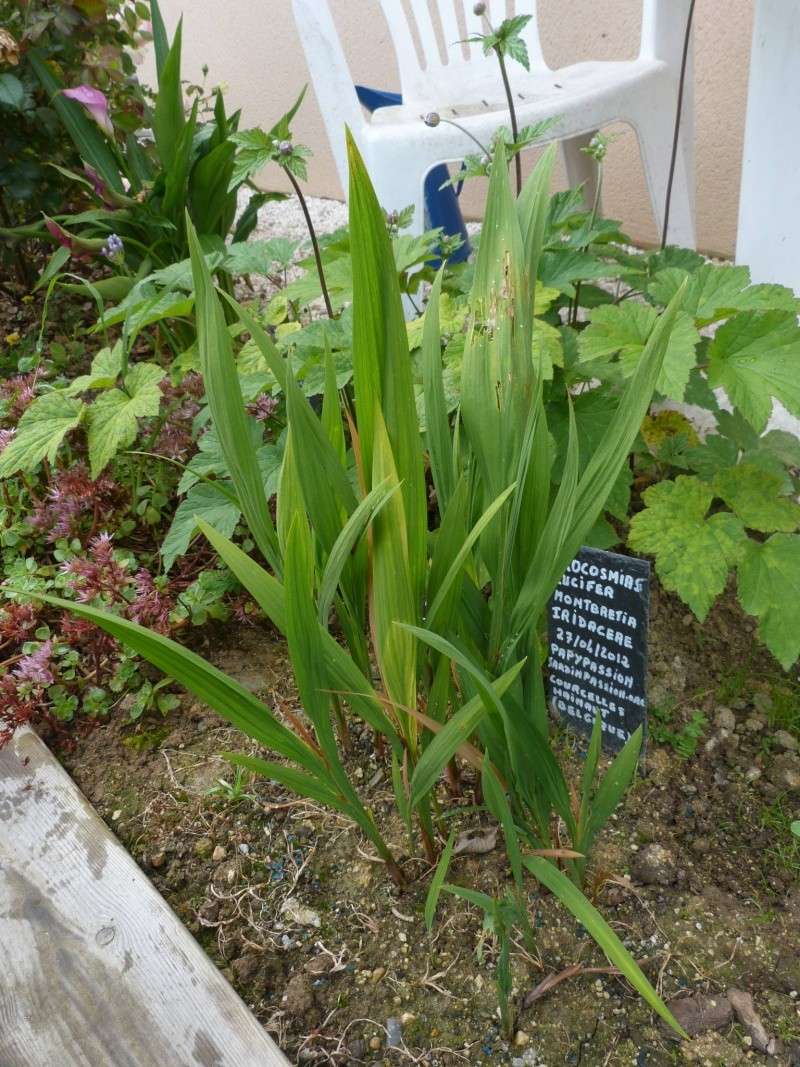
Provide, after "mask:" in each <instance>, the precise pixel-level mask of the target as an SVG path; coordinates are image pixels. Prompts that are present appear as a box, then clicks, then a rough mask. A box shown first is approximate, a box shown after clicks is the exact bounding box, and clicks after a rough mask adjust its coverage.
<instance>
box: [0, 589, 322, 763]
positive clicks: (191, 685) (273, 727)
mask: <svg viewBox="0 0 800 1067" xmlns="http://www.w3.org/2000/svg"><path fill="white" fill-rule="evenodd" d="M7 588H8V587H7ZM35 599H36V600H42V601H44V602H45V603H46V604H52V605H53V607H56V608H61V609H63V610H64V611H69V612H71V613H72V614H73V615H77V616H78V617H79V618H81V619H88V621H89V622H92V623H94V624H95V626H99V627H100V629H101V630H104V631H105V632H106V633H109V634H111V636H112V637H116V638H117V640H118V641H121V642H122V644H124V645H126V646H127V647H128V648H131V649H133V651H134V652H138V653H139V655H140V656H142V657H143V658H144V659H146V660H147V661H148V663H152V664H153V666H154V667H158V669H159V670H160V671H163V672H164V674H168V675H169V676H170V678H174V679H175V681H176V682H179V683H180V684H181V685H182V686H184V687H185V688H186V689H188V690H189V691H190V692H192V693H194V694H195V696H196V697H198V699H199V700H202V701H203V702H204V703H206V704H208V705H210V706H211V707H212V708H213V709H214V710H215V711H216V712H218V714H219V715H221V716H222V718H223V719H226V720H227V721H228V722H229V723H231V724H232V725H233V726H236V727H237V728H238V729H240V730H242V731H243V732H244V733H245V734H247V736H248V737H252V738H253V739H254V740H255V741H258V742H260V743H261V744H262V745H265V746H266V747H267V748H271V749H273V750H274V751H275V752H278V753H280V755H282V756H285V757H286V758H287V759H290V760H293V761H294V762H295V763H297V764H299V765H300V766H301V767H303V768H305V769H306V770H307V771H309V773H311V774H312V775H314V776H315V777H323V778H324V765H323V764H322V761H321V760H320V758H319V756H317V754H316V753H315V752H314V751H313V750H312V749H311V748H309V746H308V745H306V744H305V742H304V741H301V740H300V738H299V737H297V736H296V735H295V734H294V733H292V731H291V730H289V729H287V727H285V726H284V725H283V724H282V723H280V722H279V721H278V720H277V719H276V718H275V716H274V715H273V713H272V711H270V709H269V708H268V707H267V705H266V704H262V702H261V701H260V700H258V699H257V698H256V697H254V696H253V694H252V693H250V692H248V690H247V689H245V688H244V686H242V685H239V683H238V682H236V681H234V680H233V679H232V678H229V677H228V676H227V675H226V674H223V672H222V671H220V670H218V669H217V668H216V667H213V666H212V665H211V664H210V663H208V662H206V660H204V659H203V658H202V657H201V656H198V655H197V654H196V653H194V652H191V651H190V650H189V649H188V648H184V647H183V645H179V644H178V643H177V641H173V640H172V639H171V638H169V637H163V636H162V635H161V634H157V633H155V632H153V631H152V630H148V629H146V628H145V627H144V626H139V624H138V623H135V622H128V620H127V619H122V618H120V617H119V616H118V615H113V614H111V612H108V611H103V610H101V609H100V608H94V607H91V605H89V604H76V603H75V602H74V601H71V600H62V599H60V598H59V597H54V596H49V595H45V594H43V593H42V594H39V593H37V594H36V597H35Z"/></svg>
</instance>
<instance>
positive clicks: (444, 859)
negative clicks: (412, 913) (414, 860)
mask: <svg viewBox="0 0 800 1067" xmlns="http://www.w3.org/2000/svg"><path fill="white" fill-rule="evenodd" d="M455 840H456V832H455V830H451V831H450V836H449V837H448V839H447V844H446V845H445V846H444V849H443V850H442V854H441V856H440V857H439V862H438V863H437V864H436V870H435V871H434V873H433V878H431V884H430V887H429V888H428V895H427V896H426V897H425V926H426V927H427V929H428V930H429V931H430V930H432V929H433V920H434V919H435V917H436V908H437V907H438V905H439V897H440V896H441V894H442V887H443V886H444V880H445V878H446V877H447V871H448V869H449V867H450V860H451V859H452V856H453V845H454V844H455Z"/></svg>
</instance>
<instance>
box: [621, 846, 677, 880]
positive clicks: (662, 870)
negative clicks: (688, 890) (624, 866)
mask: <svg viewBox="0 0 800 1067" xmlns="http://www.w3.org/2000/svg"><path fill="white" fill-rule="evenodd" d="M631 874H632V876H633V878H634V880H635V881H637V882H641V883H642V884H643V885H672V884H673V883H674V882H675V878H676V863H675V856H674V855H673V854H672V852H670V850H669V849H668V848H664V846H663V845H658V844H653V845H647V846H646V847H645V848H643V849H642V850H641V851H640V852H638V853H637V854H636V855H635V856H634V857H633V861H632V862H631Z"/></svg>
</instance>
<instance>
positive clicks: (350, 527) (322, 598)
mask: <svg viewBox="0 0 800 1067" xmlns="http://www.w3.org/2000/svg"><path fill="white" fill-rule="evenodd" d="M399 488H400V487H399V486H398V485H394V486H390V485H389V484H388V482H381V484H380V485H376V486H375V488H374V489H373V490H372V491H371V492H369V493H368V494H367V495H366V496H365V497H364V499H363V500H362V501H361V503H360V504H359V505H358V507H357V508H356V510H355V511H354V512H353V514H352V515H351V516H350V518H349V519H348V520H347V522H346V523H345V525H344V526H343V527H342V531H341V533H340V534H339V536H338V538H337V539H336V542H335V543H334V546H333V548H332V549H331V552H330V555H329V556H328V559H327V562H326V564H325V569H324V571H323V572H322V578H321V580H320V584H319V596H318V601H317V616H318V618H319V621H320V623H321V624H322V625H323V626H325V625H327V622H328V615H329V613H330V610H331V605H332V604H333V598H334V597H335V596H336V587H337V585H338V584H339V580H340V578H341V575H342V570H343V569H344V566H345V564H346V563H347V561H348V560H349V559H350V556H351V553H352V552H353V550H354V548H355V546H356V544H357V543H358V541H359V540H360V539H361V537H362V535H363V533H364V531H365V530H366V528H367V526H369V524H370V522H372V520H373V518H374V517H375V516H376V515H377V514H378V512H379V511H380V509H381V508H382V507H383V505H384V504H385V503H386V501H387V500H388V499H389V497H391V495H392V494H393V493H395V492H397V490H398V489H399Z"/></svg>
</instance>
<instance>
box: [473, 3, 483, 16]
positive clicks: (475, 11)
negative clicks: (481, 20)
mask: <svg viewBox="0 0 800 1067" xmlns="http://www.w3.org/2000/svg"><path fill="white" fill-rule="evenodd" d="M472 13H473V15H478V16H479V17H480V16H481V15H485V14H486V4H475V6H474V7H473V8H472Z"/></svg>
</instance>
